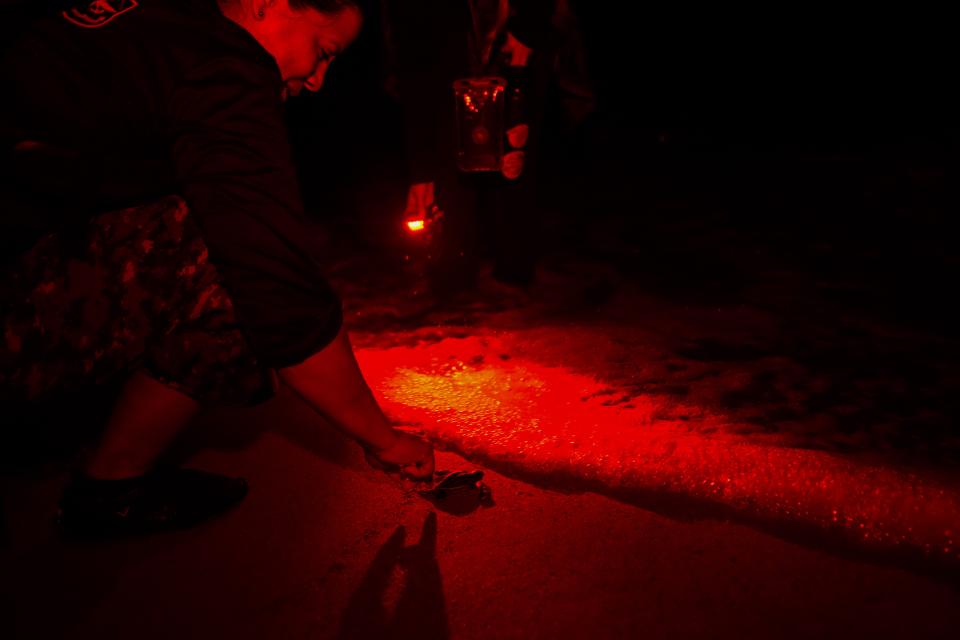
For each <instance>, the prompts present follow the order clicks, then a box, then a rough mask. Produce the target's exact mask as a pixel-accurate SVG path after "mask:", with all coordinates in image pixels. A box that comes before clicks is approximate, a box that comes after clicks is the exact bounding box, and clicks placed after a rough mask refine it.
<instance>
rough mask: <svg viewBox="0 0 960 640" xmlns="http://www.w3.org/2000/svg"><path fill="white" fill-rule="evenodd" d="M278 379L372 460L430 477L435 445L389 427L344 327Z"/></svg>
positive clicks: (419, 477)
mask: <svg viewBox="0 0 960 640" xmlns="http://www.w3.org/2000/svg"><path fill="white" fill-rule="evenodd" d="M280 378H281V379H282V380H283V381H284V382H285V383H286V384H287V385H289V386H290V387H291V388H292V389H293V390H294V391H295V392H296V393H297V394H298V395H299V396H301V397H302V398H303V399H304V400H306V401H307V402H308V403H309V404H310V405H311V406H313V408H314V409H316V410H317V411H318V412H319V413H320V414H322V415H323V416H325V417H326V418H328V419H329V420H330V421H331V422H332V423H333V424H334V426H335V427H337V428H338V429H340V430H341V431H343V432H344V433H345V434H347V435H348V436H350V437H351V438H353V439H354V440H356V441H357V442H359V443H360V445H361V446H363V447H364V449H366V450H367V453H368V454H369V455H368V457H369V456H372V457H373V458H374V461H375V462H379V463H380V464H382V465H383V466H385V467H387V468H388V469H389V468H394V469H397V470H399V471H400V473H402V474H403V475H404V476H407V477H409V478H413V479H416V480H430V479H431V478H432V477H433V464H434V463H433V448H432V447H431V446H430V444H429V443H427V442H425V441H424V440H421V439H420V438H417V437H416V436H414V435H411V434H408V433H404V432H402V431H398V430H396V429H394V428H393V427H392V426H391V425H390V422H389V421H388V420H387V417H386V416H385V415H384V414H383V411H382V410H381V409H380V405H379V404H377V401H376V398H374V397H373V392H372V391H371V390H370V387H369V386H367V383H366V381H365V380H364V378H363V374H362V373H361V371H360V367H359V366H358V365H357V360H356V358H355V357H354V355H353V348H352V347H351V346H350V340H349V339H348V337H347V332H346V330H345V329H343V328H341V329H340V333H338V334H337V337H336V338H335V339H334V340H333V342H331V343H330V344H328V345H327V346H326V347H324V348H323V349H322V350H321V351H319V352H317V353H316V354H314V355H313V356H311V357H310V358H308V359H307V360H306V361H304V362H303V363H301V364H298V365H294V366H291V367H287V368H285V369H282V370H281V371H280Z"/></svg>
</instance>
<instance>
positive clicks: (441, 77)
mask: <svg viewBox="0 0 960 640" xmlns="http://www.w3.org/2000/svg"><path fill="white" fill-rule="evenodd" d="M553 9H554V2H553V0H514V1H513V2H509V3H508V2H507V1H506V0H456V1H452V2H446V1H443V0H388V1H387V3H386V12H385V15H386V20H387V33H388V37H389V39H390V42H391V45H392V48H393V50H394V56H395V64H396V76H397V81H398V82H397V84H398V90H399V94H400V101H401V106H402V111H403V123H404V130H405V131H404V133H405V144H406V154H407V164H408V170H409V182H410V186H409V188H408V192H407V205H406V211H405V216H406V217H408V218H420V219H423V218H425V217H427V216H428V212H429V211H430V209H431V208H432V207H434V206H436V207H438V208H439V209H440V210H442V211H443V212H444V220H443V229H442V236H441V239H440V247H439V248H438V251H437V256H436V259H435V260H434V261H433V263H432V265H431V269H430V271H429V273H428V277H429V279H430V281H431V285H432V287H433V289H434V291H435V292H436V293H438V294H439V295H441V296H443V295H447V294H451V293H456V292H458V291H461V290H463V289H466V288H469V287H471V286H472V285H473V284H474V283H475V279H476V276H477V273H478V271H479V268H480V261H481V257H482V256H481V252H482V251H483V248H484V244H486V245H487V246H488V248H489V249H490V251H491V253H492V258H493V270H492V276H493V278H494V279H496V280H498V281H500V282H502V283H506V284H509V285H513V286H515V287H519V288H525V287H527V286H528V285H529V284H530V283H531V282H532V280H533V276H534V267H535V265H536V260H537V250H536V246H537V233H538V225H539V219H538V215H537V202H536V191H535V177H534V175H533V174H534V171H535V169H536V160H537V159H536V147H537V144H536V143H537V137H538V136H539V134H540V131H539V125H540V122H541V116H542V102H543V96H544V93H545V84H546V76H547V70H548V68H549V55H548V42H549V34H550V18H551V16H552V14H553ZM478 75H502V76H504V77H505V78H506V79H507V80H508V83H509V85H510V86H511V87H520V88H521V91H522V92H523V94H524V100H523V105H522V110H514V111H513V112H512V113H508V122H507V127H508V132H507V138H508V139H507V141H506V146H505V148H506V151H507V153H505V155H504V158H503V163H502V170H501V173H500V175H497V174H479V175H465V174H463V173H461V172H459V171H458V170H457V164H456V139H457V135H456V121H455V111H454V98H453V95H454V94H453V89H452V86H453V83H454V81H455V80H456V79H458V78H463V77H466V76H478Z"/></svg>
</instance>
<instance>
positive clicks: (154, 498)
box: [57, 469, 247, 537]
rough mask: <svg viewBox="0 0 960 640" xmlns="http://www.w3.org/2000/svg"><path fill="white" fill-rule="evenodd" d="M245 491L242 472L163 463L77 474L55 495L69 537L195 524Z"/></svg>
mask: <svg viewBox="0 0 960 640" xmlns="http://www.w3.org/2000/svg"><path fill="white" fill-rule="evenodd" d="M245 495H247V482H246V480H244V479H243V478H229V477H227V476H221V475H217V474H215V473H208V472H206V471H198V470H195V469H163V470H158V471H154V472H152V473H148V474H146V475H143V476H137V477H135V478H129V479H124V480H96V479H93V478H89V477H87V476H85V475H82V474H78V475H77V476H75V477H74V479H73V481H72V482H71V483H70V484H69V485H68V486H67V488H66V489H65V490H64V492H63V496H62V497H61V499H60V510H59V512H58V513H57V524H58V525H59V526H60V528H61V530H62V531H63V532H64V533H65V534H67V535H69V536H74V537H107V536H114V535H130V534H143V533H152V532H155V531H164V530H170V529H179V528H184V527H189V526H192V525H195V524H197V523H199V522H202V521H203V520H206V519H208V518H210V517H212V516H215V515H217V514H220V513H223V512H224V511H227V510H228V509H230V508H231V507H233V506H235V505H236V504H238V503H239V502H240V501H241V500H243V498H244V496H245Z"/></svg>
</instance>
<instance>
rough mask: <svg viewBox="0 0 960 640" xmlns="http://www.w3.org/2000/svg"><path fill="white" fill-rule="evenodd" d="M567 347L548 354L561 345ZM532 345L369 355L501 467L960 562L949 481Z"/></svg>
mask: <svg viewBox="0 0 960 640" xmlns="http://www.w3.org/2000/svg"><path fill="white" fill-rule="evenodd" d="M556 342H557V341H556V340H554V341H553V346H548V347H546V348H547V349H552V350H554V351H556V350H557V349H562V348H563V347H562V345H558V344H556ZM525 344H530V343H529V342H527V341H525V340H524V339H523V338H519V337H511V336H510V335H509V334H501V335H499V336H489V335H485V336H482V337H479V336H471V337H466V338H457V339H452V338H448V339H442V340H440V341H438V342H434V343H432V344H422V345H418V346H402V347H393V348H366V349H360V350H358V357H359V359H360V362H361V365H362V367H363V369H364V372H365V375H366V376H367V378H368V380H369V381H370V383H371V385H372V386H373V388H374V389H376V390H377V391H378V395H379V396H380V399H381V401H382V403H383V406H384V408H385V409H386V410H387V412H388V414H390V415H391V416H392V417H393V418H395V419H398V420H399V421H401V422H402V423H405V424H414V425H417V426H418V427H419V428H421V429H423V430H424V431H425V432H426V433H427V435H428V436H429V437H430V438H431V439H433V440H434V441H435V442H437V443H439V444H440V445H442V446H445V447H447V448H450V449H454V450H456V451H459V452H460V453H462V454H464V455H465V456H467V457H468V458H471V459H473V460H475V461H476V462H479V463H484V464H487V465H489V466H490V467H491V468H493V469H497V470H500V471H503V472H508V473H509V472H516V473H518V474H521V475H524V476H526V477H531V476H533V477H538V478H542V479H544V480H545V481H548V482H555V483H557V484H559V485H562V483H563V482H566V481H569V480H574V481H577V482H579V483H580V484H581V485H585V486H589V487H597V488H598V490H599V491H601V492H602V491H603V490H604V489H609V490H610V491H616V492H622V491H626V492H629V491H638V492H645V493H650V492H655V493H665V494H669V493H672V494H682V495H684V496H690V497H693V498H697V499H700V500H703V501H707V502H712V503H719V504H722V505H724V506H726V507H729V508H732V509H733V510H735V511H738V512H742V513H744V514H748V515H749V516H750V517H752V518H756V517H760V518H762V519H765V520H768V521H779V522H790V521H792V522H795V523H798V524H800V525H802V526H804V527H809V526H810V525H814V526H816V527H817V528H820V529H823V530H828V531H833V532H835V533H837V534H838V535H840V536H842V537H844V538H846V539H847V540H848V541H853V542H856V543H857V544H865V545H869V546H872V547H879V548H894V547H896V548H900V549H908V550H922V551H923V552H925V553H927V554H934V555H937V556H939V557H941V558H944V559H947V560H949V561H951V562H955V561H957V560H960V550H958V548H957V546H956V540H955V535H954V533H953V532H955V531H957V529H958V524H960V498H958V493H957V492H956V491H955V490H954V489H953V488H952V487H951V486H950V485H949V484H945V483H943V482H942V481H941V480H940V479H937V478H935V477H927V476H925V477H920V476H918V475H916V474H915V473H912V472H908V471H904V470H898V469H896V468H893V467H888V466H877V465H871V464H868V463H864V462H861V461H858V460H857V459H856V458H848V457H842V456H836V455H833V454H830V453H828V452H824V451H817V450H810V449H799V448H792V447H789V446H787V445H786V444H785V443H778V442H776V441H775V440H771V439H761V438H758V437H755V436H744V435H742V434H739V433H737V430H736V425H735V424H732V423H731V421H730V420H729V419H728V418H727V417H726V416H724V415H722V414H719V413H716V412H715V411H713V410H711V409H707V408H703V407H698V406H695V405H690V404H684V403H683V402H681V401H678V400H677V399H676V398H675V397H668V396H664V395H657V394H655V393H637V392H636V391H629V390H624V389H614V388H611V386H610V385H609V384H605V383H604V382H602V381H600V380H597V379H595V378H592V377H589V376H588V375H584V374H582V373H579V372H576V371H574V370H572V369H568V368H565V367H563V366H558V365H557V364H556V361H555V358H554V357H553V356H555V355H556V353H555V352H554V353H552V354H547V355H545V357H544V358H543V359H542V361H541V358H538V357H537V356H538V353H537V348H538V347H539V345H537V346H536V347H533V348H527V347H524V346H523V345H525ZM518 345H519V346H518ZM544 361H545V362H547V363H549V364H545V363H544Z"/></svg>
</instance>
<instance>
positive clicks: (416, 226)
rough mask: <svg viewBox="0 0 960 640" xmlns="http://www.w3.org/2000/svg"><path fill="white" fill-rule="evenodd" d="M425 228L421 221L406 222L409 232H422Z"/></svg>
mask: <svg viewBox="0 0 960 640" xmlns="http://www.w3.org/2000/svg"><path fill="white" fill-rule="evenodd" d="M425 227H426V225H425V224H424V221H423V220H407V229H409V230H410V231H423V230H424V228H425Z"/></svg>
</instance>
